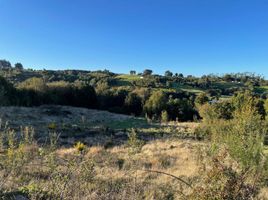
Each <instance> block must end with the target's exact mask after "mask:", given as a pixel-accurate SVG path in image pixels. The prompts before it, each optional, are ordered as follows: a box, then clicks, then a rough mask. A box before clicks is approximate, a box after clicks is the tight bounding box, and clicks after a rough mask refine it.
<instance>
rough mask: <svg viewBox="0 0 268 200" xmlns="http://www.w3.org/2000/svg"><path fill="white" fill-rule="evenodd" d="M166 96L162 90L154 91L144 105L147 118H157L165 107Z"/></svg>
mask: <svg viewBox="0 0 268 200" xmlns="http://www.w3.org/2000/svg"><path fill="white" fill-rule="evenodd" d="M166 102H167V97H166V94H165V93H164V92H162V91H154V92H153V93H152V95H151V96H150V98H149V99H148V101H146V103H145V105H144V111H145V113H146V114H147V116H148V117H149V118H151V119H152V118H153V117H155V118H157V119H159V118H160V116H161V112H162V111H163V110H165V109H166Z"/></svg>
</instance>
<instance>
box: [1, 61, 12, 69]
mask: <svg viewBox="0 0 268 200" xmlns="http://www.w3.org/2000/svg"><path fill="white" fill-rule="evenodd" d="M11 68H12V66H11V64H10V62H9V61H7V60H0V69H11Z"/></svg>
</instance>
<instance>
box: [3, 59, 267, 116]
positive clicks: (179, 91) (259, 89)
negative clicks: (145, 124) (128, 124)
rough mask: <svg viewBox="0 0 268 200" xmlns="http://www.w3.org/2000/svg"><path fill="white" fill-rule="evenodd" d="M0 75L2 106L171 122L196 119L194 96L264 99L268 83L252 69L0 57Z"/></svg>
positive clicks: (214, 98)
mask: <svg viewBox="0 0 268 200" xmlns="http://www.w3.org/2000/svg"><path fill="white" fill-rule="evenodd" d="M0 75H1V76H2V77H3V78H1V85H2V90H1V91H2V92H1V94H0V98H1V99H2V101H1V105H16V106H39V105H43V104H56V105H70V106H77V107H86V108H95V109H101V110H108V111H111V112H115V113H121V114H128V115H135V116H146V117H147V118H148V119H152V120H161V115H162V114H163V113H165V112H166V114H167V118H168V120H173V121H174V120H177V121H193V120H194V119H199V118H200V114H199V112H198V111H199V110H198V108H197V104H198V102H197V101H199V100H198V99H200V98H203V97H202V96H204V95H205V96H206V97H207V98H206V97H205V99H207V100H206V101H207V102H215V101H219V102H222V101H224V100H228V101H229V99H231V97H232V96H235V95H237V94H238V93H239V92H244V91H246V90H248V91H251V93H252V95H255V96H258V97H260V99H261V101H262V102H264V101H265V99H266V87H267V85H268V82H267V81H266V80H264V78H263V77H261V76H257V75H255V74H252V73H238V74H225V75H223V76H217V75H204V76H202V77H200V78H199V77H194V76H191V75H188V76H186V77H185V76H184V75H183V74H178V73H175V74H173V73H172V72H170V71H166V73H165V75H163V76H162V75H157V74H153V71H152V70H149V69H145V70H144V71H143V72H142V73H138V74H137V73H136V72H135V71H134V70H132V71H130V74H129V75H126V74H115V73H112V72H109V71H108V70H104V71H83V70H57V71H52V70H31V69H23V65H22V64H20V63H17V64H15V66H14V67H13V66H11V64H10V63H9V62H8V61H5V60H1V61H0ZM203 103H205V102H203ZM156 104H157V105H156Z"/></svg>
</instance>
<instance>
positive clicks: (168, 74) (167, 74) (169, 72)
mask: <svg viewBox="0 0 268 200" xmlns="http://www.w3.org/2000/svg"><path fill="white" fill-rule="evenodd" d="M165 76H166V77H172V76H173V73H172V72H171V71H169V70H167V71H166V72H165Z"/></svg>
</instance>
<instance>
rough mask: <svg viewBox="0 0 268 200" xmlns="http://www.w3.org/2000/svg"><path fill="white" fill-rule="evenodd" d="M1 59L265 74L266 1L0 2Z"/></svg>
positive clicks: (50, 65) (38, 65)
mask: <svg viewBox="0 0 268 200" xmlns="http://www.w3.org/2000/svg"><path fill="white" fill-rule="evenodd" d="M0 8H1V11H0V59H3V58H5V59H7V60H10V61H11V62H12V63H15V62H21V63H23V64H24V66H26V67H30V68H35V69H43V68H46V69H86V70H96V69H105V68H106V69H109V70H111V71H114V72H121V73H128V72H129V70H133V69H134V70H136V71H138V72H140V71H142V70H143V69H145V68H150V69H152V70H153V71H154V72H156V73H163V72H164V71H165V70H171V71H173V72H178V73H181V72H182V73H184V74H194V75H202V74H208V73H219V74H221V73H226V72H246V71H249V72H256V73H257V74H263V75H265V76H266V77H268V12H267V10H268V0H0Z"/></svg>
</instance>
